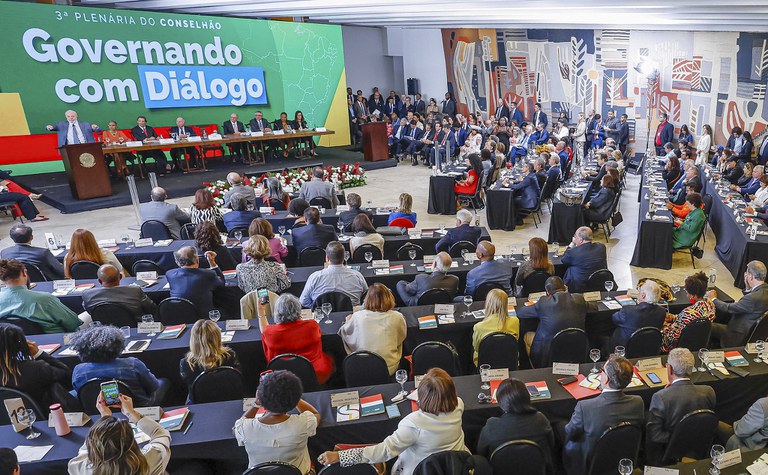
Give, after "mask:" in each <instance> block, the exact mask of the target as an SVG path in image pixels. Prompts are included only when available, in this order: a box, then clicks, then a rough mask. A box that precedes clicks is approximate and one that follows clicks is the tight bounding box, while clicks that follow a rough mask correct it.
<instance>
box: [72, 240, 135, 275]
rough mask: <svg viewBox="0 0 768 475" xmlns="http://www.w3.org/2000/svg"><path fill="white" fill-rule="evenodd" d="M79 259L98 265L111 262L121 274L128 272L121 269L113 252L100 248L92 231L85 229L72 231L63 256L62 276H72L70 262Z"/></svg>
mask: <svg viewBox="0 0 768 475" xmlns="http://www.w3.org/2000/svg"><path fill="white" fill-rule="evenodd" d="M79 261H90V262H95V263H96V264H98V265H100V266H101V265H103V264H112V265H113V266H115V268H116V269H117V270H118V271H120V273H121V274H123V276H127V275H128V272H127V271H126V270H125V269H123V265H122V264H120V261H118V260H117V257H115V254H114V253H113V252H112V251H110V250H109V249H103V248H100V247H99V245H98V244H97V243H96V238H95V237H93V233H92V232H90V231H88V230H87V229H76V230H75V232H74V233H72V240H71V241H70V244H69V251H68V252H67V255H66V256H64V276H65V277H66V278H68V279H71V278H72V274H70V267H72V264H74V263H75V262H79Z"/></svg>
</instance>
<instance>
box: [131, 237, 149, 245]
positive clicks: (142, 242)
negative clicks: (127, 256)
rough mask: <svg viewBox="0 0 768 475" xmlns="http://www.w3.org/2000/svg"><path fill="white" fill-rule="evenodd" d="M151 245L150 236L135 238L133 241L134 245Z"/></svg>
mask: <svg viewBox="0 0 768 475" xmlns="http://www.w3.org/2000/svg"><path fill="white" fill-rule="evenodd" d="M153 245H154V242H152V238H143V239H137V240H136V241H134V243H133V246H134V247H149V246H153Z"/></svg>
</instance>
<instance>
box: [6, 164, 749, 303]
mask: <svg viewBox="0 0 768 475" xmlns="http://www.w3.org/2000/svg"><path fill="white" fill-rule="evenodd" d="M360 158H361V159H362V156H361V157H360ZM319 160H321V161H322V149H320V157H319ZM363 166H365V165H364V164H363ZM430 174H431V170H429V169H427V168H426V167H424V166H418V167H413V166H411V164H410V163H405V162H403V163H401V164H400V165H399V166H397V167H394V168H385V169H381V170H374V171H370V172H367V173H366V176H367V182H368V184H366V185H365V186H362V187H357V188H353V189H350V190H347V192H351V191H354V192H355V193H358V194H360V196H362V198H363V203H365V202H366V200H368V199H370V200H372V202H373V206H387V205H393V206H394V205H397V197H398V195H399V194H400V193H402V192H408V193H410V194H411V195H412V196H413V202H414V211H415V212H416V213H417V214H418V227H438V226H439V225H440V224H445V225H447V226H452V225H453V223H454V219H453V218H452V217H450V216H441V215H430V214H427V199H428V198H427V195H428V189H429V176H430ZM222 179H224V177H223V176H222ZM159 180H160V185H161V186H162V180H163V179H162V177H161V178H160V179H159ZM639 184H640V177H639V176H634V175H631V174H628V175H627V190H626V192H625V193H623V194H622V201H621V212H622V215H623V216H624V222H623V223H622V224H621V225H619V227H618V228H617V229H616V230H615V231H614V232H613V234H612V236H611V237H610V240H609V243H608V266H609V267H610V269H611V270H612V271H613V273H614V276H615V278H616V281H617V282H618V284H619V288H622V289H624V288H628V287H630V286H634V284H635V283H636V282H637V280H638V279H639V278H642V277H661V278H664V279H665V280H667V281H668V282H670V283H673V282H679V283H681V284H682V283H683V281H684V279H685V277H686V276H687V275H689V274H691V273H692V271H693V269H692V267H691V261H690V256H689V254H688V253H687V252H685V253H683V252H676V253H674V255H673V264H672V269H671V270H668V271H667V270H660V269H651V268H647V269H646V268H639V267H632V266H630V265H629V262H630V260H631V259H632V253H633V251H634V247H635V240H636V234H637V217H638V203H637V196H638V195H637V192H638V186H639ZM169 201H170V202H172V203H175V204H177V205H179V206H180V207H182V208H188V207H189V205H190V204H191V202H192V197H191V196H187V197H171V198H170V199H169ZM36 204H37V206H38V208H39V209H40V212H41V213H43V214H45V215H46V216H49V217H50V218H51V219H50V220H49V221H44V222H37V223H33V224H32V226H33V229H34V233H35V239H34V243H33V244H34V245H37V246H44V245H45V241H44V233H46V232H52V233H55V234H61V235H63V236H64V238H65V240H68V238H69V236H71V233H72V231H73V230H74V229H76V228H78V227H86V228H88V229H90V230H91V231H92V232H93V233H94V235H95V236H96V239H111V238H115V239H119V237H120V235H121V234H124V233H126V232H127V233H128V234H130V235H131V236H132V237H134V238H138V235H139V232H138V225H137V218H136V216H135V214H134V211H133V208H132V207H131V206H123V207H118V208H109V209H102V210H96V211H88V212H84V213H77V214H61V213H60V212H59V211H58V210H56V209H55V208H51V207H49V206H47V205H45V204H44V203H41V202H39V201H38V202H36ZM543 216H544V217H543V223H542V224H540V225H539V227H538V229H537V228H535V227H534V225H533V222H532V220H531V219H530V218H529V219H526V223H525V225H523V226H520V227H518V228H517V229H515V231H511V232H510V231H501V230H490V234H491V237H492V240H493V242H494V244H496V248H497V252H501V253H507V252H509V246H511V245H514V246H515V247H517V249H518V252H520V249H521V248H522V247H523V246H527V243H528V240H529V239H530V238H532V237H535V236H538V237H541V238H543V239H545V240H546V239H547V234H548V230H549V219H550V214H549V212H548V210H547V208H546V206H545V207H544V211H543ZM479 217H480V223H481V225H482V226H487V224H486V219H485V212H484V211H480V213H479ZM11 225H12V224H11V222H10V220H9V219H8V218H3V219H2V220H0V236H2V240H0V249H3V248H6V247H9V246H10V245H12V242H11V240H10V239H9V238H8V237H7V236H8V233H7V230H8V229H9V228H10V226H11ZM129 226H132V227H133V228H134V229H133V230H129V229H128V227H129ZM706 237H707V242H706V243H704V258H703V259H698V260H697V261H696V269H697V270H698V269H702V270H704V271H705V272H707V270H708V269H710V268H714V269H716V270H717V275H718V279H717V285H718V287H720V288H721V289H723V290H724V291H725V292H727V293H728V294H729V295H731V296H733V297H734V298H736V299H738V298H739V296H741V291H740V290H739V289H736V288H735V287H734V286H733V277H732V276H731V275H730V273H729V272H728V270H727V269H726V268H725V266H723V264H722V263H721V262H720V260H719V259H718V258H717V255H716V254H715V252H714V245H715V236H714V235H713V234H712V232H711V230H709V229H708V230H707V234H706ZM596 240H598V241H600V242H605V239H604V237H603V233H602V231H600V232H598V233H597V234H596ZM560 244H561V245H565V244H567V243H560Z"/></svg>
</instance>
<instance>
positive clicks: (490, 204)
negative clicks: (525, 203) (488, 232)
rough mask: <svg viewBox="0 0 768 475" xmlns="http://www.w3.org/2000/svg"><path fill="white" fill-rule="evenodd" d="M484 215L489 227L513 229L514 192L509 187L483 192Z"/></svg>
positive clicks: (505, 229)
mask: <svg viewBox="0 0 768 475" xmlns="http://www.w3.org/2000/svg"><path fill="white" fill-rule="evenodd" d="M485 216H486V218H487V219H488V227H489V228H491V229H503V230H504V231H514V230H515V193H514V192H513V191H511V190H509V189H496V190H491V189H488V190H486V192H485Z"/></svg>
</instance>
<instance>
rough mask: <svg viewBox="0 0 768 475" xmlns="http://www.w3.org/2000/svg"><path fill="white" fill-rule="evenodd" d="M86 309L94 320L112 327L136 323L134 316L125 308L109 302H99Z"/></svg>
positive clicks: (128, 325) (132, 325)
mask: <svg viewBox="0 0 768 475" xmlns="http://www.w3.org/2000/svg"><path fill="white" fill-rule="evenodd" d="M86 310H87V311H88V313H89V314H90V315H91V318H92V319H93V321H94V322H101V324H102V325H112V326H114V327H118V328H120V327H135V326H136V325H137V324H138V320H137V318H136V317H138V315H134V314H133V313H131V311H130V310H128V309H127V308H125V307H123V306H121V305H118V304H116V303H111V302H101V303H98V304H96V305H94V306H92V307H87V308H86Z"/></svg>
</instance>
